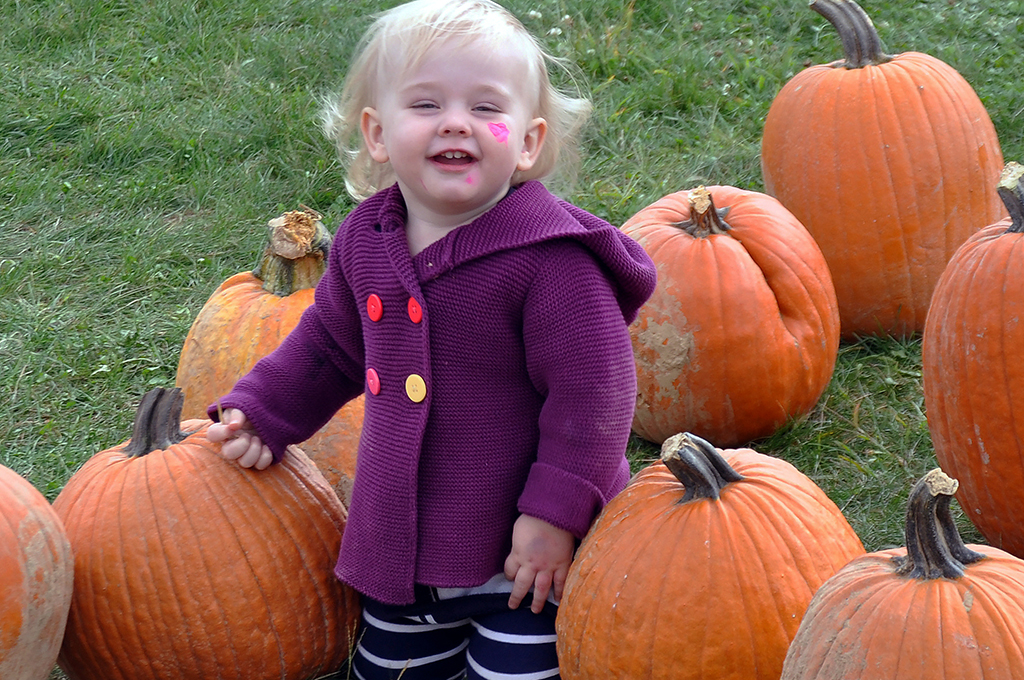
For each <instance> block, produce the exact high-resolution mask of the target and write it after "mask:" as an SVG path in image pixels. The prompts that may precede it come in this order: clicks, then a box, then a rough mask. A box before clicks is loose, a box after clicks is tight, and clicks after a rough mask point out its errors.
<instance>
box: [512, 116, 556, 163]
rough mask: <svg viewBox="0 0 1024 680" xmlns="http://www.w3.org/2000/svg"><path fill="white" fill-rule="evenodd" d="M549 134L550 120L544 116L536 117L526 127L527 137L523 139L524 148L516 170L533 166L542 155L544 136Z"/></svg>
mask: <svg viewBox="0 0 1024 680" xmlns="http://www.w3.org/2000/svg"><path fill="white" fill-rule="evenodd" d="M547 134H548V122H547V121H546V120H544V119H543V118H534V119H533V120H531V121H530V124H529V126H527V128H526V137H525V138H524V139H523V150H522V152H521V155H520V157H519V163H517V164H516V170H518V171H519V172H525V171H527V170H529V169H530V168H532V167H533V164H534V163H536V162H537V158H538V157H539V156H540V150H541V149H542V148H544V138H545V137H547Z"/></svg>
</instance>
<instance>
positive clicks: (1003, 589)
mask: <svg viewBox="0 0 1024 680" xmlns="http://www.w3.org/2000/svg"><path fill="white" fill-rule="evenodd" d="M956 486H957V484H956V480H953V479H951V478H949V477H948V476H947V475H945V474H944V473H943V472H942V471H941V470H939V469H935V470H932V471H931V472H929V473H928V474H927V475H925V476H924V478H922V479H921V480H920V481H919V482H918V484H917V485H916V486H915V487H914V489H913V491H911V494H910V502H909V506H908V510H907V547H906V548H895V549H892V550H883V551H879V552H874V553H870V554H868V555H863V556H861V557H858V558H857V559H854V560H853V561H851V562H850V563H849V564H848V565H846V566H845V567H843V568H842V569H841V570H840V571H839V572H838V573H837V574H835V576H833V577H832V578H830V579H829V580H828V581H826V582H825V583H824V584H823V585H822V586H821V588H820V589H819V590H818V592H817V593H815V595H814V599H813V600H811V603H810V606H809V607H808V608H807V613H806V614H805V615H804V618H803V621H802V622H801V624H800V629H799V630H798V631H797V634H796V637H795V638H794V639H793V643H792V645H791V646H790V648H789V652H788V654H787V656H786V662H785V665H784V666H783V669H782V680H935V679H936V678H956V680H1020V678H1024V561H1021V560H1020V559H1018V558H1016V557H1014V556H1012V555H1010V554H1009V553H1006V552H1004V551H1002V550H999V549H998V548H993V547H991V546H982V545H971V546H966V545H964V542H963V540H962V539H961V538H960V534H959V533H958V531H957V528H956V524H955V522H954V521H953V519H952V515H951V514H950V510H949V504H950V500H951V499H952V497H953V493H954V492H955V490H956Z"/></svg>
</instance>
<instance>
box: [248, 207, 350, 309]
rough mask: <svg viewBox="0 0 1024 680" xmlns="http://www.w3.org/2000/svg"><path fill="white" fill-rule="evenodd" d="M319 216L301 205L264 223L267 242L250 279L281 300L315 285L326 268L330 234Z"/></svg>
mask: <svg viewBox="0 0 1024 680" xmlns="http://www.w3.org/2000/svg"><path fill="white" fill-rule="evenodd" d="M321 217H322V215H320V213H318V212H316V211H315V210H313V209H311V208H306V207H305V206H303V209H302V210H292V211H290V212H286V213H284V214H283V215H281V216H280V217H275V218H274V219H272V220H270V221H269V222H268V223H267V226H268V228H269V229H270V242H269V244H268V245H267V248H266V250H265V251H264V252H263V257H262V258H261V259H260V263H259V264H258V265H257V266H256V269H255V270H253V276H255V277H256V278H258V279H261V280H262V281H263V290H265V291H267V292H269V293H272V294H274V295H277V296H280V297H287V296H288V295H291V294H292V293H294V292H296V291H300V290H303V289H305V288H313V287H314V286H316V284H317V282H318V281H319V280H320V277H321V276H323V274H324V271H326V269H327V254H328V252H329V251H330V249H331V235H330V233H329V232H328V231H327V229H326V228H325V227H324V225H323V222H321V221H320V218H321Z"/></svg>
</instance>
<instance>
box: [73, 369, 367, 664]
mask: <svg viewBox="0 0 1024 680" xmlns="http://www.w3.org/2000/svg"><path fill="white" fill-rule="evenodd" d="M182 401H183V397H182V395H181V391H180V390H177V389H174V390H164V389H156V390H153V391H151V392H150V393H148V394H147V395H146V396H145V398H144V399H143V400H142V404H141V405H140V407H139V410H138V413H137V416H136V421H135V429H134V432H133V433H132V437H131V439H130V440H129V441H127V442H125V443H124V444H122V445H120V446H115V447H114V448H111V449H108V450H106V451H102V452H100V453H97V454H96V455H95V456H93V457H92V458H90V459H89V460H88V461H86V463H85V464H84V465H83V466H82V467H81V468H80V469H79V470H78V471H77V472H75V474H74V475H73V476H72V477H71V479H70V480H69V481H68V483H67V485H66V486H65V487H64V489H63V491H61V493H60V495H59V496H58V497H57V499H56V501H54V505H53V507H54V510H55V511H56V512H57V514H58V515H59V516H60V517H61V519H62V520H63V522H64V526H65V527H66V530H67V535H68V538H69V539H70V541H71V545H72V548H73V549H74V553H75V592H74V597H73V599H72V603H71V611H70V615H69V617H68V625H67V630H66V632H65V636H64V644H63V646H62V648H61V652H60V656H59V659H58V663H59V664H60V667H61V668H62V669H63V670H64V672H65V673H66V674H67V675H68V677H69V678H71V680H170V679H172V678H173V679H175V680H178V679H196V680H198V679H199V678H219V679H220V680H253V679H254V678H265V679H267V680H269V679H270V678H312V677H317V676H318V675H324V674H327V673H329V672H332V671H335V670H337V669H339V668H340V667H342V666H343V665H344V663H345V662H346V660H347V658H348V653H349V646H350V641H351V640H352V639H353V636H354V629H355V625H356V622H357V619H358V614H359V602H358V598H357V596H356V595H355V593H354V591H352V590H351V589H350V588H348V587H347V586H345V585H343V584H342V583H341V582H340V581H338V580H337V578H335V576H334V573H333V567H334V563H335V560H336V559H337V553H338V549H339V547H340V545H341V534H342V531H343V530H344V527H345V518H346V514H345V508H344V507H343V506H342V504H341V501H339V500H338V498H337V496H335V495H334V493H333V492H332V491H331V489H330V487H329V486H328V485H327V481H326V480H325V479H324V477H323V475H321V474H320V473H319V472H318V471H317V469H316V467H315V466H314V465H313V464H312V463H311V462H310V460H309V459H308V458H307V457H306V456H305V455H304V454H303V453H302V452H301V451H300V450H298V449H295V448H294V447H293V448H290V449H289V450H288V452H287V453H286V455H285V457H284V459H283V460H282V461H281V462H280V463H279V464H277V465H273V466H271V467H270V468H268V469H266V470H262V471H253V470H247V469H244V468H242V467H240V466H239V465H237V464H235V463H233V462H228V461H225V460H224V459H223V458H221V456H220V455H219V453H218V448H219V444H213V443H211V442H210V441H209V440H208V439H207V438H206V436H205V433H206V429H207V427H208V426H209V425H210V421H209V420H205V421H199V420H191V421H186V422H184V423H182V422H180V413H181V404H182ZM179 426H180V427H183V428H185V430H186V431H187V432H181V431H180V430H179Z"/></svg>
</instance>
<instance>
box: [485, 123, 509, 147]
mask: <svg viewBox="0 0 1024 680" xmlns="http://www.w3.org/2000/svg"><path fill="white" fill-rule="evenodd" d="M487 129H488V130H490V131H491V134H492V135H494V138H495V139H497V140H498V141H499V142H501V143H502V144H505V143H507V142H508V127H507V126H506V125H505V124H504V123H488V124H487Z"/></svg>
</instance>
